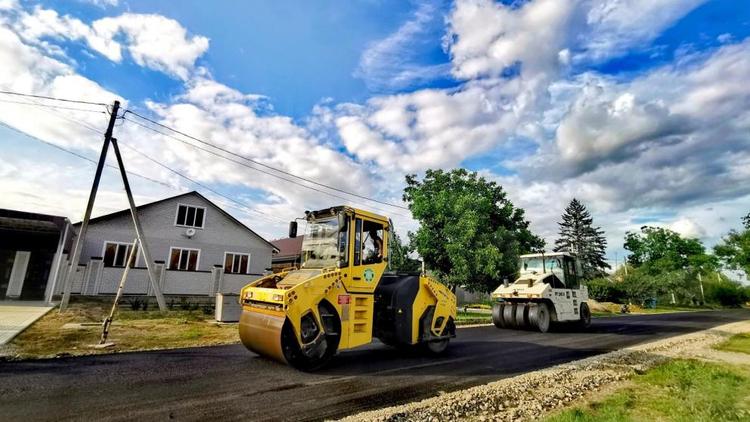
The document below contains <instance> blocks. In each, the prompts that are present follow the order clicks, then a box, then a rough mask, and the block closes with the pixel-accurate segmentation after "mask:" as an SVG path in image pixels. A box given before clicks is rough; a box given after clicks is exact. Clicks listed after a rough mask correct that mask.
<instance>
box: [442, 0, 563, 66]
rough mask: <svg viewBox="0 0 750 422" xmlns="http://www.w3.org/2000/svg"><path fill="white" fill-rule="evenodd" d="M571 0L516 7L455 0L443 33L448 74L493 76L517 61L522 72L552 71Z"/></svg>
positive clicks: (479, 0) (485, 0) (560, 53)
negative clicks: (448, 55)
mask: <svg viewBox="0 0 750 422" xmlns="http://www.w3.org/2000/svg"><path fill="white" fill-rule="evenodd" d="M575 7H576V5H575V2H573V1H572V0H535V1H531V2H526V3H523V4H521V5H520V6H519V7H517V8H513V7H511V6H506V5H503V4H500V3H497V2H494V1H492V0H459V1H457V2H456V5H455V9H454V11H453V13H452V14H451V15H450V17H449V20H448V24H449V33H448V35H447V38H446V41H445V42H446V43H447V44H448V48H449V51H450V53H451V56H452V58H453V74H454V75H455V76H456V77H458V78H461V79H472V78H476V77H481V76H497V75H500V73H501V72H502V71H503V70H504V69H506V68H508V67H511V66H514V65H515V64H516V63H518V62H520V63H521V65H522V67H523V71H524V73H525V74H527V75H534V74H537V73H539V72H543V73H551V72H554V71H555V69H557V67H558V66H559V65H560V64H561V63H560V61H561V60H560V59H561V58H563V59H564V57H565V55H566V54H567V53H564V51H565V48H566V44H567V42H568V36H569V34H568V26H569V24H570V23H571V17H572V15H573V12H574V10H575Z"/></svg>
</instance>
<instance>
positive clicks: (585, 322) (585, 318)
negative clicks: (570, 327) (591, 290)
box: [578, 302, 591, 329]
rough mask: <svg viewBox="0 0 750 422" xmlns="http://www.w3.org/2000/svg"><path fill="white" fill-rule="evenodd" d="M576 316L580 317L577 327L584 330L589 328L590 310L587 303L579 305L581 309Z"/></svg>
mask: <svg viewBox="0 0 750 422" xmlns="http://www.w3.org/2000/svg"><path fill="white" fill-rule="evenodd" d="M578 316H579V317H580V320H579V321H578V325H579V326H580V327H581V328H584V329H585V328H589V327H590V326H591V310H590V309H589V305H588V303H586V302H583V303H581V308H580V309H579V311H578Z"/></svg>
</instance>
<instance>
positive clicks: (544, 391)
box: [340, 320, 750, 422]
mask: <svg viewBox="0 0 750 422" xmlns="http://www.w3.org/2000/svg"><path fill="white" fill-rule="evenodd" d="M743 331H745V332H747V331H750V321H747V320H746V321H739V322H732V323H728V324H724V325H720V326H717V327H713V328H710V329H707V330H702V331H696V332H693V333H689V334H683V335H679V336H675V337H671V338H667V339H661V340H656V341H653V342H649V343H643V344H639V345H636V346H630V347H626V348H623V349H620V350H616V351H613V352H608V353H604V354H601V355H596V356H591V357H588V358H584V359H580V360H576V361H572V362H567V363H564V364H560V365H556V366H553V367H550V368H545V369H542V370H539V371H534V372H528V373H525V374H521V375H517V376H514V377H509V378H504V379H501V380H498V381H494V382H491V383H488V384H484V385H479V386H475V387H471V388H468V389H464V390H458V391H454V392H451V393H443V394H440V395H438V396H435V397H431V398H427V399H424V400H421V401H416V402H412V403H407V404H403V405H397V406H391V407H386V408H383V409H378V410H372V411H367V412H363V413H358V414H354V415H350V416H348V417H345V418H343V419H340V420H342V421H348V422H360V421H393V420H398V421H410V420H430V421H443V420H446V421H447V420H456V419H465V418H469V419H478V420H517V419H537V418H539V417H540V416H542V415H544V414H547V413H549V412H551V411H556V410H560V409H562V408H564V407H565V406H568V405H570V403H571V402H572V401H574V400H577V399H579V398H581V397H583V396H584V395H585V394H587V393H589V392H592V391H597V390H600V389H602V388H604V387H607V386H610V385H613V384H614V383H615V382H618V381H622V380H625V379H628V378H630V377H631V376H632V375H634V374H636V373H641V372H643V371H645V370H647V369H649V368H651V367H653V366H656V365H658V364H660V363H663V362H665V361H668V360H670V359H673V358H676V357H692V358H700V355H701V353H700V351H701V350H702V349H704V348H705V347H707V346H710V345H713V344H716V343H718V342H721V341H723V340H725V339H726V338H728V337H729V336H731V335H732V334H736V333H739V332H743ZM530 392H533V394H530Z"/></svg>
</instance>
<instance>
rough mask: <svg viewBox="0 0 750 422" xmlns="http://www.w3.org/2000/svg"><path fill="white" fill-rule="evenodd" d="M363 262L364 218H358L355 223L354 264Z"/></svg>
mask: <svg viewBox="0 0 750 422" xmlns="http://www.w3.org/2000/svg"><path fill="white" fill-rule="evenodd" d="M361 263H362V219H361V218H358V219H357V220H356V223H355V224H354V265H360V264H361Z"/></svg>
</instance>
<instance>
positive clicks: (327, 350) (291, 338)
mask: <svg viewBox="0 0 750 422" xmlns="http://www.w3.org/2000/svg"><path fill="white" fill-rule="evenodd" d="M319 309H321V310H326V311H327V312H329V313H332V314H333V315H336V310H335V308H333V306H332V305H330V304H328V303H327V302H323V303H320V304H319ZM335 318H337V319H336V327H334V331H336V335H330V336H326V334H323V336H324V338H323V340H322V343H321V345H320V347H321V348H322V349H321V351H320V353H318V355H317V356H308V355H305V354H304V353H303V352H302V349H301V347H300V345H299V343H298V342H297V336H296V335H295V334H294V327H293V326H292V323H291V322H290V321H289V319H287V320H286V321H285V322H284V327H283V328H282V329H281V349H282V352H283V353H284V358H285V359H286V361H287V363H289V365H291V366H292V367H294V368H296V369H298V370H300V371H304V372H312V371H316V370H318V369H320V368H322V367H324V366H325V365H326V364H328V362H330V360H331V359H332V358H333V356H335V355H336V352H337V351H338V346H339V341H340V339H341V323H340V322H339V321H338V316H335Z"/></svg>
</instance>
